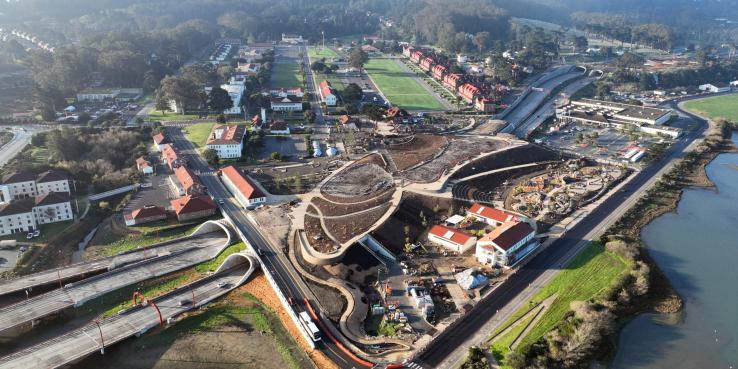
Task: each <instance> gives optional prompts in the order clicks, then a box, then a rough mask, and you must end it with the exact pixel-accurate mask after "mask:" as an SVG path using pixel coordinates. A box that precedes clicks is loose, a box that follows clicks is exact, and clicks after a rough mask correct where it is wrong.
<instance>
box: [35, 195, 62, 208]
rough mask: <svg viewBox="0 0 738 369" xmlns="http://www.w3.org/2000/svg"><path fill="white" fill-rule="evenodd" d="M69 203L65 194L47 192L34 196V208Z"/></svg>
mask: <svg viewBox="0 0 738 369" xmlns="http://www.w3.org/2000/svg"><path fill="white" fill-rule="evenodd" d="M64 202H69V195H68V194H67V193H66V192H49V193H46V194H43V195H38V196H36V206H45V205H54V204H61V203H64Z"/></svg>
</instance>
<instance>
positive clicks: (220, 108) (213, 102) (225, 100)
mask: <svg viewBox="0 0 738 369" xmlns="http://www.w3.org/2000/svg"><path fill="white" fill-rule="evenodd" d="M207 106H208V109H210V110H211V111H215V112H218V113H222V112H224V111H226V110H228V109H230V108H232V107H233V100H232V99H231V96H230V95H228V91H226V90H224V89H222V88H221V87H220V86H215V87H213V89H212V90H210V93H209V94H208V99H207Z"/></svg>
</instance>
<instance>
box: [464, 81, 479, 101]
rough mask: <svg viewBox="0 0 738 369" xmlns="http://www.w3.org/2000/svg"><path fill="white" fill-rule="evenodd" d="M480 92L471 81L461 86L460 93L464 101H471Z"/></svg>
mask: <svg viewBox="0 0 738 369" xmlns="http://www.w3.org/2000/svg"><path fill="white" fill-rule="evenodd" d="M478 94H479V88H477V86H474V85H472V84H469V83H464V84H463V85H461V87H459V95H460V96H461V98H462V99H464V101H466V102H468V103H471V102H474V99H475V98H476V97H477V95H478Z"/></svg>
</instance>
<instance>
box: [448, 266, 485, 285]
mask: <svg viewBox="0 0 738 369" xmlns="http://www.w3.org/2000/svg"><path fill="white" fill-rule="evenodd" d="M454 278H456V281H457V282H458V283H459V286H461V288H463V289H465V290H471V289H475V288H477V287H480V286H484V285H485V284H487V282H488V281H489V280H488V279H487V277H485V276H484V275H482V274H477V275H474V269H472V268H469V269H466V270H464V271H461V272H459V273H456V274H454Z"/></svg>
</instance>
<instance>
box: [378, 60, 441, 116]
mask: <svg viewBox="0 0 738 369" xmlns="http://www.w3.org/2000/svg"><path fill="white" fill-rule="evenodd" d="M365 69H366V72H367V73H369V76H370V77H371V78H372V80H374V83H375V84H376V85H377V88H379V90H380V91H381V92H382V94H384V96H385V97H386V98H387V99H388V100H389V101H390V102H391V103H392V104H394V105H397V106H399V107H401V108H403V109H407V110H443V105H441V103H440V102H438V100H436V98H435V97H433V96H431V95H430V94H429V93H428V91H426V90H425V89H424V88H423V86H421V85H420V84H418V81H416V80H415V79H414V78H413V75H412V74H410V73H407V72H405V71H404V70H403V69H402V67H400V66H399V65H398V64H397V63H396V62H395V61H394V60H391V59H370V60H369V63H367V65H366V68H365Z"/></svg>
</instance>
